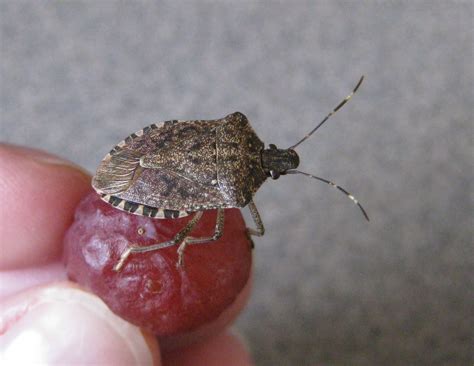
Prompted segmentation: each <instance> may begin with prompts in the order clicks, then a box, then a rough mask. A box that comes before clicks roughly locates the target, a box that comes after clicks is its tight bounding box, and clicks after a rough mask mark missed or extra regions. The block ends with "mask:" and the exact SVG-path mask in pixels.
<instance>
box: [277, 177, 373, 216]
mask: <svg viewBox="0 0 474 366" xmlns="http://www.w3.org/2000/svg"><path fill="white" fill-rule="evenodd" d="M286 174H302V175H306V176H307V177H310V178H313V179H317V180H319V181H321V182H324V183H326V184H329V185H330V186H332V187H334V188H337V189H338V190H340V191H341V192H342V193H344V194H345V195H346V196H347V197H349V198H350V199H351V200H352V202H354V203H355V204H356V205H357V206H359V208H360V210H361V211H362V213H363V214H364V217H365V219H366V220H367V221H370V220H369V216H368V215H367V212H365V210H364V208H363V207H362V205H361V204H360V203H359V201H357V200H356V199H355V197H354V196H353V195H352V194H350V193H349V192H348V191H346V190H345V189H344V188H342V187H341V186H339V185H337V184H336V183H333V182H331V181H330V180H327V179H324V178H321V177H317V176H315V175H313V174H309V173H305V172H301V171H299V170H296V169H292V170H287V171H286Z"/></svg>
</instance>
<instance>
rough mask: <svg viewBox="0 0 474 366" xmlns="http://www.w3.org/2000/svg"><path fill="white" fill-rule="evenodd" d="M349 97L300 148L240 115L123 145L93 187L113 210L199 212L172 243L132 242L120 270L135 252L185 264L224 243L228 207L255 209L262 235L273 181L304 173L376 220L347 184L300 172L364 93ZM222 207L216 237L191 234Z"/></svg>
mask: <svg viewBox="0 0 474 366" xmlns="http://www.w3.org/2000/svg"><path fill="white" fill-rule="evenodd" d="M363 79H364V77H363V76H362V77H361V78H360V80H359V82H358V83H357V85H356V86H355V88H354V90H353V91H352V92H351V93H350V94H349V95H348V96H347V97H346V98H344V99H343V100H342V101H341V102H340V103H339V104H338V105H337V107H336V108H334V109H333V110H332V111H331V112H330V113H329V114H328V115H327V116H326V117H325V118H324V119H323V120H322V121H321V122H320V123H319V124H318V125H316V127H315V128H313V129H312V130H311V131H310V132H309V133H308V134H307V135H306V136H304V137H303V138H302V139H301V140H300V141H298V142H297V143H296V144H294V145H293V146H291V147H289V148H287V149H279V148H277V147H276V146H275V145H274V144H270V145H269V146H268V148H265V145H264V143H263V142H262V141H261V140H260V139H259V138H258V136H257V135H256V134H255V132H254V131H253V129H252V127H251V126H250V124H249V121H248V120H247V117H245V116H244V115H243V114H242V113H240V112H235V113H232V114H229V115H228V116H226V117H224V118H221V119H216V120H207V121H206V120H192V121H177V120H173V121H166V122H163V123H161V124H152V125H150V126H148V127H145V128H144V129H142V130H140V131H138V132H135V133H132V134H131V135H130V136H128V137H127V138H126V139H125V140H123V141H121V142H119V143H118V144H117V145H116V146H115V147H114V148H113V149H112V150H110V152H109V153H108V154H107V155H106V156H105V158H104V159H103V160H102V162H101V163H100V165H99V167H98V168H97V172H96V174H95V176H94V178H93V180H92V186H93V187H94V189H95V190H96V191H97V192H98V193H99V194H100V196H101V198H102V199H103V200H104V201H106V202H108V203H110V204H111V205H113V206H114V207H116V208H118V209H120V210H123V211H127V212H130V213H133V214H135V215H143V216H148V217H153V218H157V219H164V218H178V217H184V216H187V215H190V214H192V215H194V216H193V217H192V219H191V220H190V221H189V222H188V223H187V224H186V226H185V227H184V228H183V229H181V230H180V231H179V232H178V233H177V234H176V235H175V236H174V237H173V238H172V239H170V240H168V241H165V242H162V243H156V244H153V245H148V246H137V245H133V244H129V245H128V247H127V248H126V249H125V251H124V252H123V253H122V255H121V257H120V260H119V261H118V262H117V264H116V265H115V266H114V269H115V270H116V271H119V270H120V269H121V268H122V267H123V266H124V264H125V262H126V260H127V258H128V257H129V256H130V255H131V254H134V253H145V252H149V251H154V250H158V249H161V248H166V247H169V246H172V245H178V244H179V246H178V265H181V264H182V263H183V259H184V251H185V249H186V247H187V246H188V245H191V244H202V243H208V242H212V241H216V240H218V239H219V238H220V237H221V236H222V233H223V230H224V214H225V211H224V209H226V208H231V207H239V208H241V207H245V206H248V207H249V209H250V213H251V216H252V219H253V221H254V223H255V226H256V227H255V228H252V229H251V228H249V229H247V232H248V234H249V237H250V236H251V235H254V236H262V235H263V234H264V232H265V229H264V226H263V222H262V220H261V218H260V214H259V213H258V210H257V207H256V206H255V203H254V202H253V196H254V194H255V193H256V192H257V190H258V188H259V187H260V186H261V185H262V183H263V182H264V181H265V180H266V179H267V178H268V177H271V178H272V179H278V178H279V177H280V176H281V175H286V174H300V175H304V176H307V177H310V178H313V179H317V180H319V181H321V182H324V183H326V184H329V185H330V186H332V187H334V188H337V189H338V190H340V191H341V192H342V193H344V194H345V195H346V196H347V197H349V198H350V199H351V200H352V201H353V202H354V203H355V204H356V205H357V206H358V207H359V209H360V210H361V212H362V214H363V215H364V217H365V218H366V219H367V220H369V217H368V216H367V213H366V211H365V210H364V208H363V207H362V205H361V204H360V203H359V202H358V201H357V200H356V199H355V198H354V196H353V195H352V194H350V193H349V192H348V191H346V190H345V189H344V188H342V187H341V186H339V185H337V184H335V183H333V182H331V181H329V180H327V179H324V178H321V177H318V176H315V175H312V174H309V173H305V172H302V171H299V170H296V168H297V167H298V165H299V157H298V154H297V153H296V151H295V148H296V147H297V146H298V145H300V144H301V143H302V142H303V141H305V140H306V139H308V138H309V137H310V136H311V135H312V134H313V133H315V132H316V130H318V129H319V128H320V127H321V126H322V125H323V124H324V123H325V122H326V121H327V120H328V119H329V118H330V117H331V116H332V115H333V114H334V113H336V112H337V111H338V110H339V109H340V108H341V107H342V106H343V105H344V104H346V103H347V102H348V101H349V100H350V99H351V98H352V96H353V95H354V93H355V92H356V91H357V89H359V86H360V85H361V83H362V81H363ZM212 209H217V219H216V225H215V229H214V234H213V235H212V236H209V237H199V238H196V237H191V236H189V234H190V233H191V232H192V231H193V229H194V228H195V226H196V224H197V223H198V222H199V220H200V219H201V217H202V214H203V211H206V210H212Z"/></svg>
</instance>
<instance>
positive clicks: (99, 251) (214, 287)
mask: <svg viewBox="0 0 474 366" xmlns="http://www.w3.org/2000/svg"><path fill="white" fill-rule="evenodd" d="M191 217H192V215H190V216H188V217H185V218H181V219H165V220H159V219H151V218H148V217H143V216H137V215H133V214H129V213H127V212H123V211H121V210H118V209H116V208H114V207H112V206H111V205H109V204H107V203H105V202H103V201H102V200H101V199H100V197H99V196H98V195H97V194H96V193H90V194H88V195H87V196H86V197H85V198H84V199H83V200H82V201H81V203H80V204H79V206H78V207H77V210H76V213H75V219H74V222H73V224H72V226H71V227H70V228H69V230H68V232H67V233H66V236H65V239H64V244H65V252H64V253H65V262H66V266H67V272H68V276H69V278H70V279H72V280H74V281H76V282H78V283H79V284H80V285H82V286H84V287H86V288H88V289H90V290H91V291H92V292H94V293H95V294H97V295H98V296H99V297H101V298H102V300H103V301H104V302H105V303H106V304H107V305H108V306H109V308H110V309H111V310H112V311H113V312H115V313H116V314H118V315H119V316H121V317H122V318H124V319H126V320H128V321H130V322H131V323H133V324H136V325H138V326H140V327H143V328H146V329H148V330H150V331H152V332H153V333H155V334H156V335H160V336H163V335H174V334H180V333H183V332H186V331H190V330H194V329H196V328H197V327H199V326H201V325H203V324H206V323H208V322H210V321H212V320H214V319H216V318H217V317H218V316H219V315H220V314H221V313H222V312H223V311H224V310H225V309H226V308H227V307H228V306H229V305H230V304H232V302H233V301H234V300H235V298H236V296H237V295H238V294H239V292H240V291H241V290H242V288H243V287H244V286H245V284H246V283H247V280H248V277H249V273H250V267H251V261H252V258H251V243H250V241H249V239H248V237H247V235H246V231H245V230H246V229H245V222H244V220H243V218H242V215H241V213H240V210H238V209H228V210H226V211H225V225H224V235H223V236H222V237H221V238H220V239H219V240H218V241H216V242H212V243H206V244H196V245H189V246H188V247H187V248H186V251H185V254H184V266H182V267H177V266H176V263H177V260H178V255H177V252H176V250H177V247H178V246H177V245H175V246H172V247H168V248H164V249H159V250H155V251H152V252H147V253H133V254H131V255H130V257H128V259H127V260H126V262H125V264H124V266H123V267H122V269H121V270H120V271H118V272H116V271H114V270H113V267H114V265H115V264H116V263H117V261H118V260H119V258H120V255H121V253H122V252H123V251H124V250H125V248H126V247H127V244H130V243H133V244H135V245H151V244H154V243H160V242H164V241H167V240H170V239H171V238H172V237H173V236H174V235H175V234H176V233H177V232H178V231H179V230H180V229H181V228H183V227H184V226H185V225H186V223H187V222H188V221H189V219H190V218H191ZM215 220H216V211H215V210H211V211H206V212H204V215H203V218H202V219H201V221H200V222H199V223H198V224H197V226H196V228H195V229H194V230H193V232H192V234H191V235H192V236H195V237H200V236H211V235H212V234H213V232H214V227H215Z"/></svg>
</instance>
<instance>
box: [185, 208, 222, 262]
mask: <svg viewBox="0 0 474 366" xmlns="http://www.w3.org/2000/svg"><path fill="white" fill-rule="evenodd" d="M223 233H224V209H223V208H219V209H217V218H216V227H215V229H214V235H212V236H207V237H202V238H195V237H192V236H188V237H186V238H184V240H183V242H182V243H181V245H180V246H179V247H178V266H181V265H182V264H183V263H184V250H185V249H186V247H187V246H188V245H190V244H204V243H209V242H212V241H216V240H218V239H219V238H220V237H221V236H222V234H223Z"/></svg>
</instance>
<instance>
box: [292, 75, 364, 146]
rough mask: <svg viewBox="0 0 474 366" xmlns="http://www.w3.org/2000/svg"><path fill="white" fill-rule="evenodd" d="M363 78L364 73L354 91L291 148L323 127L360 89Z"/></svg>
mask: <svg viewBox="0 0 474 366" xmlns="http://www.w3.org/2000/svg"><path fill="white" fill-rule="evenodd" d="M363 80H364V75H362V77H361V78H360V80H359V82H358V83H357V85H356V86H355V88H354V90H353V91H352V93H350V94H349V95H348V96H347V97H345V98H344V100H343V101H342V102H341V103H339V104H338V106H337V107H336V108H334V110H333V111H332V112H331V113H329V114H328V115H327V116H326V117H325V118H324V119H323V120H322V121H321V122H319V124H318V125H317V126H316V127H315V128H313V130H312V131H311V132H310V133H308V134H307V135H306V136H305V137H303V138H302V139H301V140H300V141H298V142H297V143H296V144H294V145H293V146H291V147H289V149H291V150H294V149H295V147H297V146H298V145H299V144H301V143H302V142H303V141H305V140H306V139H307V138H308V137H310V136H311V135H312V134H313V133H315V132H316V130H317V129H318V128H319V127H321V126H322V125H323V124H324V122H326V121H327V120H328V119H329V117H331V116H332V115H333V114H334V113H336V112H337V111H338V110H339V109H341V108H342V106H343V105H344V104H346V103H347V102H348V101H349V100H350V99H351V98H352V96H353V95H354V94H355V92H356V91H357V89H359V86H360V84H362V81H363Z"/></svg>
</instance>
